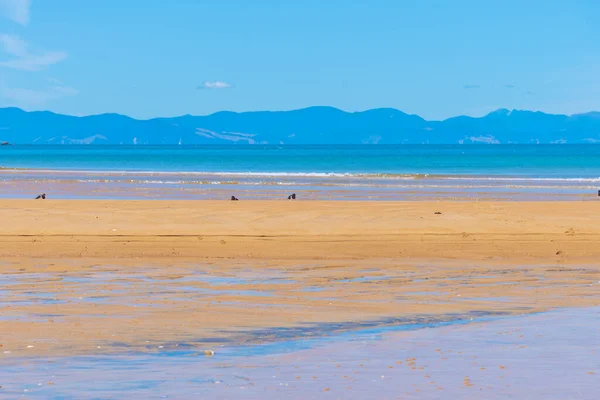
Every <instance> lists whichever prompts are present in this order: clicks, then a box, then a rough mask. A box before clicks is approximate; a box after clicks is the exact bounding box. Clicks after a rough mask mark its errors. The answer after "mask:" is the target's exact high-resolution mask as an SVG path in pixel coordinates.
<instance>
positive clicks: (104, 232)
mask: <svg viewBox="0 0 600 400" xmlns="http://www.w3.org/2000/svg"><path fill="white" fill-rule="evenodd" d="M598 207H600V205H598V204H596V203H593V202H545V203H536V202H406V203H403V202H396V203H385V202H302V201H296V202H292V201H290V202H288V201H253V202H243V201H240V202H210V201H201V202H190V201H89V200H86V201H83V200H81V201H80V200H77V201H52V200H46V201H15V200H2V201H0V221H2V225H1V226H0V256H1V259H2V260H3V261H4V262H3V264H2V265H0V273H1V275H0V277H1V279H2V281H1V282H0V284H1V285H0V294H1V295H2V299H3V301H2V305H1V307H2V308H1V314H0V333H1V334H0V337H1V342H0V344H1V345H2V346H3V347H2V348H0V356H3V355H6V356H22V355H33V354H38V355H39V354H42V355H47V354H90V353H105V352H117V351H123V350H127V351H128V350H132V349H133V350H147V349H154V350H157V351H159V350H160V349H164V348H172V347H178V346H180V345H181V346H183V345H186V346H188V345H191V346H192V347H193V348H198V351H202V349H206V348H207V347H209V346H210V347H214V346H218V345H216V344H215V343H221V341H223V342H222V343H224V344H225V345H229V344H243V343H260V342H262V341H265V340H267V341H268V340H276V339H279V338H281V337H280V334H279V333H278V332H279V331H278V330H277V329H274V328H280V327H287V328H297V329H296V331H293V330H292V331H289V330H288V336H291V337H298V336H302V335H306V334H311V333H312V334H320V333H324V332H326V331H327V330H328V329H329V330H332V329H333V330H335V329H337V330H344V329H353V328H354V327H356V326H359V325H360V324H363V323H366V322H368V323H374V324H394V323H405V322H410V321H411V320H419V319H423V318H426V319H427V318H433V319H435V318H438V319H440V320H445V319H448V318H476V317H477V316H478V315H489V314H490V313H502V314H506V315H514V314H521V313H528V312H535V311H543V310H548V309H552V308H555V307H569V306H594V305H600V296H598V295H599V294H600V267H597V266H596V265H597V263H596V257H597V256H598V255H600V246H599V245H598V243H600V241H599V239H600V224H599V223H598V222H600V214H599V213H598V212H597V208H598ZM436 213H441V214H436ZM328 323H329V324H330V323H338V324H340V325H337V327H332V326H325V325H322V324H328ZM311 326H314V329H310V330H308V331H306V329H305V330H302V329H300V328H307V327H311ZM289 332H291V333H289ZM28 346H33V347H28ZM4 351H9V353H6V354H4V353H3V352H4ZM217 351H218V349H217Z"/></svg>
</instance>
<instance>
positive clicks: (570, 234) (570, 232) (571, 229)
mask: <svg viewBox="0 0 600 400" xmlns="http://www.w3.org/2000/svg"><path fill="white" fill-rule="evenodd" d="M565 235H567V236H575V229H573V228H569V229H567V230H566V231H565Z"/></svg>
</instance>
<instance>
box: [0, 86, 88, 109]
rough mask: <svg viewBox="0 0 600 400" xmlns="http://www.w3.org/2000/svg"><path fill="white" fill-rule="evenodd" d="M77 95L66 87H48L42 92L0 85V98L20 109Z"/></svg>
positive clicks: (75, 91)
mask: <svg viewBox="0 0 600 400" xmlns="http://www.w3.org/2000/svg"><path fill="white" fill-rule="evenodd" d="M77 94H79V91H78V90H77V89H74V88H72V87H68V86H48V87H46V88H45V89H44V90H32V89H25V88H10V87H6V86H3V85H0V97H2V98H5V99H6V100H8V101H10V102H11V103H12V104H11V105H16V106H22V107H31V106H41V105H44V104H46V103H48V102H50V101H52V100H58V99H61V98H63V97H69V96H76V95H77Z"/></svg>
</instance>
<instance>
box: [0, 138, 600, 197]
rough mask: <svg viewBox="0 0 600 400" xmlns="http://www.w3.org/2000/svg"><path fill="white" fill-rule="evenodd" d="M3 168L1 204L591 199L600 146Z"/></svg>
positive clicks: (130, 155)
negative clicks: (295, 197) (292, 197)
mask: <svg viewBox="0 0 600 400" xmlns="http://www.w3.org/2000/svg"><path fill="white" fill-rule="evenodd" d="M0 167H1V168H0V197H29V196H30V195H32V194H35V193H36V192H37V191H40V190H42V191H44V190H47V191H52V193H53V197H59V198H71V197H77V198H78V197H86V198H104V197H108V198H113V197H115V198H188V199H206V198H208V199H210V198H213V199H221V198H227V197H228V196H229V195H231V194H236V195H238V194H242V195H243V196H244V197H245V198H280V197H284V196H285V197H286V196H287V195H286V193H288V192H290V191H294V192H301V193H302V198H305V199H330V198H337V199H348V200H355V199H371V200H394V199H421V198H423V197H425V198H440V197H442V198H448V197H451V198H484V197H487V198H489V197H491V198H509V199H575V198H587V199H591V198H592V196H593V195H594V194H597V186H598V185H600V145H593V144H588V145H558V144H557V145H363V146H360V145H355V146H274V145H271V146H122V145H121V146H3V147H0ZM99 186H100V187H99ZM46 188H48V189H46Z"/></svg>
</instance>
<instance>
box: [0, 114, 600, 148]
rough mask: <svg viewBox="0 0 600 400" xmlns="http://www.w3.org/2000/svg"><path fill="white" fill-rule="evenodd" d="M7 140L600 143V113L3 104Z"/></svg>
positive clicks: (0, 124)
mask: <svg viewBox="0 0 600 400" xmlns="http://www.w3.org/2000/svg"><path fill="white" fill-rule="evenodd" d="M0 141H3V142H10V143H14V144H179V143H181V144H233V143H235V144H367V143H368V144H402V143H406V144H421V143H430V144H456V143H463V144H470V143H595V142H600V113H598V112H591V113H586V114H576V115H570V116H568V115H555V114H545V113H542V112H533V111H520V110H512V111H510V110H506V109H500V110H496V111H493V112H491V113H489V114H487V115H485V116H483V117H479V118H474V117H467V116H459V117H454V118H449V119H446V120H443V121H426V120H425V119H423V118H421V117H419V116H417V115H410V114H406V113H403V112H402V111H399V110H396V109H390V108H380V109H374V110H367V111H363V112H352V113H349V112H345V111H342V110H339V109H336V108H333V107H310V108H305V109H301V110H294V111H277V112H274V111H260V112H243V113H234V112H227V111H223V112H218V113H215V114H211V115H207V116H191V115H184V116H181V117H173V118H154V119H149V120H137V119H133V118H130V117H127V116H124V115H119V114H101V115H92V116H87V117H74V116H68V115H61V114H55V113H52V112H48V111H42V112H26V111H23V110H21V109H18V108H0Z"/></svg>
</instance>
